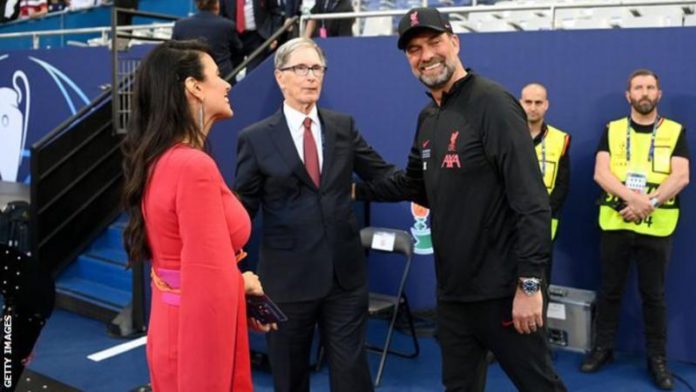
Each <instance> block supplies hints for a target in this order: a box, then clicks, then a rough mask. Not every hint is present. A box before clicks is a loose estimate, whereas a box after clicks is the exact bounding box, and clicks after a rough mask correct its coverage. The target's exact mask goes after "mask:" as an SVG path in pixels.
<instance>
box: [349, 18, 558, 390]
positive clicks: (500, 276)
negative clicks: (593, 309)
mask: <svg viewBox="0 0 696 392" xmlns="http://www.w3.org/2000/svg"><path fill="white" fill-rule="evenodd" d="M399 34H400V37H399V45H398V46H399V48H400V49H403V50H404V51H405V53H406V57H407V59H408V61H409V63H410V65H411V68H412V71H413V73H414V75H415V76H416V77H418V79H419V80H421V82H423V84H425V85H426V86H427V87H428V88H429V90H430V96H431V98H432V99H433V102H431V103H430V104H429V105H428V106H426V107H425V109H423V111H422V112H421V113H420V116H419V118H418V129H417V132H416V137H415V140H414V143H413V147H412V148H411V153H410V155H409V159H408V167H407V169H406V171H405V172H403V171H402V172H399V173H397V174H395V175H394V176H392V177H391V178H389V179H388V180H386V181H377V182H371V183H362V184H358V185H357V186H356V197H357V198H358V199H368V200H377V201H400V200H413V201H415V202H417V203H419V204H422V205H425V206H427V207H429V208H430V210H431V217H432V218H431V219H432V222H431V224H432V235H433V245H434V250H435V262H436V274H437V290H438V292H437V314H438V320H437V321H438V338H439V341H440V346H441V350H442V363H443V375H442V380H443V384H444V385H445V388H446V390H447V391H482V390H483V389H484V386H485V377H486V363H485V356H486V352H487V351H488V350H490V351H492V352H493V353H494V354H495V356H496V358H497V359H498V361H499V362H500V365H501V366H502V368H503V370H504V371H505V372H506V373H507V374H508V376H509V377H510V378H511V380H512V382H513V383H514V384H515V385H516V386H517V388H518V389H519V390H521V391H535V392H536V391H564V390H565V386H564V385H563V382H562V381H561V380H560V378H559V377H558V376H557V375H556V373H555V371H554V370H553V367H552V364H551V359H550V355H549V350H548V347H547V343H546V331H545V329H544V328H543V318H542V304H543V299H542V290H543V287H542V285H543V284H544V282H542V281H541V280H542V277H543V276H544V268H545V266H546V264H547V263H548V259H549V251H550V243H551V235H550V234H551V233H550V221H551V216H550V208H549V201H548V200H549V199H548V196H547V194H546V189H545V187H544V184H543V182H542V178H541V172H540V170H539V165H538V163H537V159H536V156H535V153H534V148H533V146H532V142H531V139H530V138H529V131H528V129H527V124H526V117H525V113H524V111H523V110H522V108H521V107H520V105H519V103H518V102H517V100H516V99H515V98H514V97H512V96H511V95H510V94H508V93H507V92H505V91H504V90H503V89H502V88H501V87H500V86H499V85H497V84H495V83H493V82H491V81H489V80H487V79H484V78H483V77H481V76H478V75H476V74H474V73H472V72H471V71H470V70H467V69H464V67H463V65H462V63H461V60H460V59H459V57H458V54H459V40H458V37H457V36H456V35H454V34H452V30H451V27H450V25H449V22H448V21H447V20H446V18H445V17H443V16H442V15H440V14H439V12H438V11H437V10H435V9H429V8H417V9H413V10H411V11H409V12H408V13H407V14H406V15H405V16H404V18H403V19H402V20H401V22H400V24H399Z"/></svg>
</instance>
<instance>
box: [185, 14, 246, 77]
mask: <svg viewBox="0 0 696 392" xmlns="http://www.w3.org/2000/svg"><path fill="white" fill-rule="evenodd" d="M196 7H198V13H197V14H195V15H193V16H190V17H188V18H184V19H180V20H178V21H176V22H175V23H174V31H173V32H172V39H176V40H186V39H202V40H203V41H205V42H206V43H207V44H208V46H210V49H212V51H213V54H214V56H213V57H214V60H215V63H216V64H217V66H218V68H219V69H220V74H221V75H222V77H223V78H224V77H226V76H227V75H229V74H230V73H231V72H232V70H233V69H234V67H235V66H237V65H239V64H240V63H241V62H242V59H243V56H244V55H243V54H242V41H240V40H239V35H237V30H236V27H235V24H234V22H232V21H230V20H229V19H225V18H223V17H222V16H220V1H219V0H196Z"/></svg>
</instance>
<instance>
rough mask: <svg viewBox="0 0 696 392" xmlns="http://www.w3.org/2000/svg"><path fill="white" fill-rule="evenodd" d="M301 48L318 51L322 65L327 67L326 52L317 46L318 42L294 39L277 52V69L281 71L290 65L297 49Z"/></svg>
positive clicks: (275, 63)
mask: <svg viewBox="0 0 696 392" xmlns="http://www.w3.org/2000/svg"><path fill="white" fill-rule="evenodd" d="M300 48H312V49H314V50H316V51H317V54H318V55H319V59H320V60H321V64H322V65H323V66H325V67H326V56H325V55H324V51H323V50H321V48H320V47H319V45H317V44H316V42H314V41H312V40H311V39H309V38H304V37H300V38H293V39H291V40H290V41H288V42H286V43H284V44H283V45H281V46H280V48H278V50H276V54H275V58H274V60H273V64H274V66H275V68H276V69H280V68H283V67H285V66H286V65H288V59H289V58H290V55H291V54H292V53H293V52H294V51H296V50H297V49H300Z"/></svg>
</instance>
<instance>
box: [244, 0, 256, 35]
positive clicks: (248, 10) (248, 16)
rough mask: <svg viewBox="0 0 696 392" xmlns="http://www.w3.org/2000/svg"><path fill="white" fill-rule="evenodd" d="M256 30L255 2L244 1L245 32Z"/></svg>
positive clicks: (252, 0)
mask: <svg viewBox="0 0 696 392" xmlns="http://www.w3.org/2000/svg"><path fill="white" fill-rule="evenodd" d="M251 30H256V19H254V0H244V31H251Z"/></svg>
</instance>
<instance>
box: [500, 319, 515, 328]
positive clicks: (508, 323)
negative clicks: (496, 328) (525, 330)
mask: <svg viewBox="0 0 696 392" xmlns="http://www.w3.org/2000/svg"><path fill="white" fill-rule="evenodd" d="M501 324H502V325H503V327H505V328H507V327H509V326H511V325H512V324H514V322H513V321H512V320H510V321H505V320H503V322H502V323H501Z"/></svg>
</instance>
